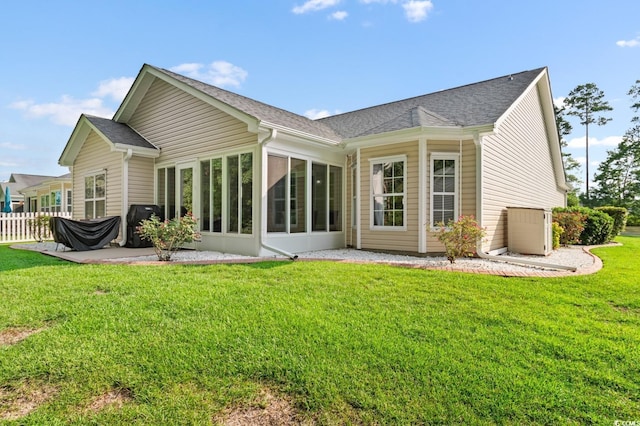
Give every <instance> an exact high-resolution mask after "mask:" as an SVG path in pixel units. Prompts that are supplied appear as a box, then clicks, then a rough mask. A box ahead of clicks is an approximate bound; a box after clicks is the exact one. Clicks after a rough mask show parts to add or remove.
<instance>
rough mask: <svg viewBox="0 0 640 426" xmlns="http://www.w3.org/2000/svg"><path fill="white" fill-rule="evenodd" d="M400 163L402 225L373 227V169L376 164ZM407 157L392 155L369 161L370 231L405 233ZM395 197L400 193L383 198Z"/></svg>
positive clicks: (374, 192)
mask: <svg viewBox="0 0 640 426" xmlns="http://www.w3.org/2000/svg"><path fill="white" fill-rule="evenodd" d="M399 162H402V180H403V181H402V225H401V226H384V225H375V224H374V223H375V222H374V205H373V198H374V194H376V193H377V192H376V191H375V190H374V188H373V185H374V183H373V167H374V166H375V165H376V164H384V163H399ZM407 163H408V162H407V155H406V154H402V155H393V156H388V157H376V158H370V159H369V229H370V230H371V231H406V230H407V171H408V164H407ZM394 194H395V196H397V195H399V194H400V193H390V194H385V195H383V196H394Z"/></svg>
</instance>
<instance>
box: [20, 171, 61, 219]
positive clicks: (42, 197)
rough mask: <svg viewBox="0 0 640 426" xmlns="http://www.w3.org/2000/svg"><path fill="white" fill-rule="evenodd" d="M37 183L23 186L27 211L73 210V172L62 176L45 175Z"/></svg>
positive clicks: (21, 191) (22, 190) (22, 191)
mask: <svg viewBox="0 0 640 426" xmlns="http://www.w3.org/2000/svg"><path fill="white" fill-rule="evenodd" d="M43 178H44V179H42V180H39V181H38V182H37V183H35V184H32V185H30V186H27V187H25V188H22V189H21V190H20V193H21V194H22V195H23V196H24V205H25V211H29V212H71V209H72V200H73V197H72V190H71V173H66V174H64V175H62V176H43Z"/></svg>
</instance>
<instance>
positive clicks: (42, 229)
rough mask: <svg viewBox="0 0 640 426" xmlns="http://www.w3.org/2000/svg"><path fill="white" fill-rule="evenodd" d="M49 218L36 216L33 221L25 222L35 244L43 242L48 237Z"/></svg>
mask: <svg viewBox="0 0 640 426" xmlns="http://www.w3.org/2000/svg"><path fill="white" fill-rule="evenodd" d="M50 219H51V217H50V216H47V215H41V214H39V215H37V216H35V217H34V218H33V219H29V220H28V221H27V226H28V227H29V233H30V234H31V236H32V237H33V239H34V240H36V242H38V243H41V242H43V241H44V239H45V237H48V236H49V220H50Z"/></svg>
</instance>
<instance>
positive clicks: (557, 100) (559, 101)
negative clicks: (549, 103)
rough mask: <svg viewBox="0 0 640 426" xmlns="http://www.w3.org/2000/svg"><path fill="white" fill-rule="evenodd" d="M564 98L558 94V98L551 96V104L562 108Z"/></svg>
mask: <svg viewBox="0 0 640 426" xmlns="http://www.w3.org/2000/svg"><path fill="white" fill-rule="evenodd" d="M565 99H566V98H565V97H564V96H560V97H559V98H553V104H554V105H555V106H556V108H560V109H561V108H563V107H564V100H565Z"/></svg>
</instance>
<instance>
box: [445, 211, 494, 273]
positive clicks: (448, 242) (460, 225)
mask: <svg viewBox="0 0 640 426" xmlns="http://www.w3.org/2000/svg"><path fill="white" fill-rule="evenodd" d="M436 226H438V227H439V228H440V229H439V230H438V231H437V232H436V238H438V241H440V242H441V243H442V244H444V248H445V251H446V254H447V260H449V262H451V263H455V261H456V258H458V257H472V256H474V255H475V254H476V248H477V246H478V243H479V242H480V240H482V238H484V236H485V230H484V229H483V228H481V227H480V225H478V222H477V221H476V220H475V218H474V217H473V216H460V217H459V218H458V220H457V221H453V220H449V223H447V224H446V226H445V224H444V223H443V222H440V223H437V224H436Z"/></svg>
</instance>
